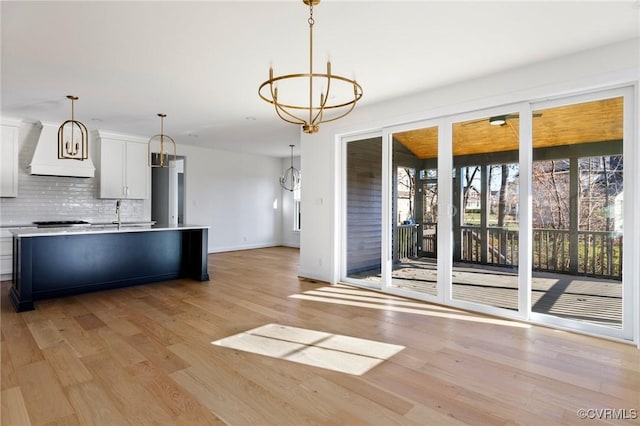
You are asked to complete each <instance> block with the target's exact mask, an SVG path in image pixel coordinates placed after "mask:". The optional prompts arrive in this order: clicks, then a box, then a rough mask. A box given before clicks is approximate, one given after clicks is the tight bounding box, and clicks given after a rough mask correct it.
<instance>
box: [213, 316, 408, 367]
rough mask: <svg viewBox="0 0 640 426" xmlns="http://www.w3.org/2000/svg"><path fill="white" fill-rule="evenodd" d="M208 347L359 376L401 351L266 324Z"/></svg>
mask: <svg viewBox="0 0 640 426" xmlns="http://www.w3.org/2000/svg"><path fill="white" fill-rule="evenodd" d="M211 344H212V345H216V346H223V347H226V348H232V349H237V350H241V351H245V352H252V353H255V354H259V355H265V356H269V357H273V358H280V359H284V360H287V361H293V362H297V363H300V364H306V365H311V366H314V367H320V368H326V369H329V370H334V371H339V372H342V373H347V374H353V375H358V376H359V375H362V374H364V373H366V372H367V371H369V370H370V369H372V368H373V367H375V366H376V365H378V364H380V363H381V362H383V361H385V360H387V359H389V358H391V357H392V356H394V355H395V354H397V353H398V352H400V351H401V350H403V349H404V346H399V345H392V344H389V343H382V342H376V341H374V340H367V339H360V338H357V337H350V336H342V335H340V334H332V333H325V332H322V331H316V330H309V329H305V328H298V327H289V326H286V325H280V324H267V325H264V326H262V327H258V328H254V329H253V330H249V331H245V332H242V333H239V334H236V335H234V336H230V337H225V338H223V339H220V340H216V341H214V342H211Z"/></svg>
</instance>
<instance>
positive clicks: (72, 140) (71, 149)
mask: <svg viewBox="0 0 640 426" xmlns="http://www.w3.org/2000/svg"><path fill="white" fill-rule="evenodd" d="M67 99H69V100H71V120H67V121H65V122H64V123H62V124H61V125H60V127H59V128H58V158H59V159H70V160H80V161H83V160H86V159H87V158H89V132H88V131H87V127H86V126H85V125H84V124H82V123H81V122H79V121H77V120H76V119H75V118H74V110H73V103H74V102H75V101H77V100H78V97H77V96H73V95H68V96H67Z"/></svg>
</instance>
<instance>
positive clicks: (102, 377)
mask: <svg viewBox="0 0 640 426" xmlns="http://www.w3.org/2000/svg"><path fill="white" fill-rule="evenodd" d="M297 270H298V251H297V250H296V249H292V248H285V247H274V248H266V249H258V250H247V251H238V252H228V253H217V254H212V255H209V273H210V276H211V281H210V282H205V283H200V282H196V281H191V280H176V281H170V282H164V283H158V284H154V285H144V286H138V287H130V288H126V289H119V290H111V291H105V292H96V293H89V294H84V295H79V296H72V297H66V298H58V299H50V300H45V301H39V302H37V303H36V310H35V311H30V312H23V313H20V314H17V313H15V312H14V311H13V309H12V308H11V306H10V304H9V301H8V298H7V293H8V289H9V285H10V283H9V282H3V283H2V300H1V304H2V311H1V316H0V320H1V327H0V329H1V341H0V346H1V349H2V369H1V372H2V376H1V398H2V401H1V402H2V405H1V407H2V411H1V422H0V423H1V424H2V425H18V426H22V425H29V424H31V425H128V424H156V425H215V424H229V425H248V424H254V425H305V424H347V425H364V424H367V425H392V424H402V425H409V424H418V425H427V424H429V425H434V424H483V425H485V424H497V425H500V424H514V423H518V424H531V425H543V424H544V425H549V424H580V423H582V424H585V421H584V420H581V419H580V418H579V417H578V415H577V413H578V410H579V409H586V410H592V411H589V412H587V413H588V414H589V415H590V416H591V417H596V416H600V417H602V416H603V415H602V413H604V417H608V418H603V419H599V420H600V421H601V422H605V423H612V424H614V423H616V421H615V420H613V419H612V417H615V416H618V417H619V416H625V417H627V420H626V423H627V424H630V423H633V424H640V420H639V419H638V418H637V415H636V414H637V413H638V412H637V411H633V410H640V391H639V389H640V351H639V350H638V349H636V348H635V347H634V346H632V345H626V344H622V343H616V342H611V341H607V340H602V339H597V338H592V337H588V336H581V335H577V334H572V333H566V332H561V331H557V330H552V329H547V328H543V327H535V326H529V325H524V324H518V323H511V322H509V321H505V320H496V319H493V318H488V317H483V316H481V315H476V314H472V313H468V312H460V311H456V310H453V309H450V308H446V307H441V306H435V305H429V304H426V303H422V302H417V301H412V300H406V299H402V298H398V297H395V296H390V295H384V294H379V293H374V292H371V291H367V290H364V289H354V288H349V287H346V286H336V287H331V288H327V284H326V283H320V282H313V281H308V280H303V279H299V278H298V277H297ZM290 296H296V297H290ZM303 296H304V297H303ZM392 307H395V309H391V308H392ZM272 323H275V324H282V325H286V326H290V327H300V328H305V329H310V330H317V331H321V332H327V333H335V334H340V335H346V336H352V337H357V338H361V339H370V340H375V341H381V342H387V343H391V344H394V345H401V346H404V347H405V349H404V350H402V351H400V352H399V353H397V354H396V355H394V356H392V357H391V358H390V359H388V360H386V361H384V362H382V363H381V364H379V365H377V366H376V367H374V368H373V369H371V370H369V371H367V372H366V373H364V374H362V375H359V376H358V375H349V374H344V373H340V372H337V371H332V370H329V369H323V368H319V367H313V366H310V365H305V364H300V363H294V362H290V361H287V360H284V359H280V358H277V357H267V356H262V355H258V354H253V353H249V352H243V351H240V350H236V349H230V348H226V347H222V346H216V345H212V344H211V342H213V341H216V340H219V339H222V338H225V337H228V336H232V335H235V334H238V333H241V332H244V331H247V330H251V329H254V328H257V327H261V326H264V325H266V324H272ZM598 409H599V410H602V409H611V410H612V411H611V412H609V415H608V416H607V415H606V413H607V412H606V411H596V410H598ZM598 413H601V414H598ZM587 423H589V422H587ZM590 423H593V422H590Z"/></svg>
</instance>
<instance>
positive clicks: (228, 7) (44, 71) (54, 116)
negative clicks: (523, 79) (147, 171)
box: [0, 0, 640, 157]
mask: <svg viewBox="0 0 640 426" xmlns="http://www.w3.org/2000/svg"><path fill="white" fill-rule="evenodd" d="M639 4H640V3H639V2H638V1H637V0H633V1H631V0H628V1H601V2H588V1H569V2H561V1H552V0H550V1H544V2H542V1H535V2H525V1H496V2H486V1H467V2H460V1H440V2H435V1H371V0H369V1H338V0H323V1H322V2H321V4H320V5H318V6H317V7H316V8H315V9H314V18H315V26H314V52H315V54H314V61H315V63H316V67H314V71H316V72H322V71H323V67H324V61H325V60H326V59H327V58H328V57H329V58H330V59H331V62H332V69H333V72H334V73H336V74H341V75H345V76H347V77H350V78H351V77H355V78H356V79H357V80H358V82H359V83H360V84H361V85H362V87H363V88H364V96H363V98H362V100H361V102H360V103H359V104H358V105H359V106H358V107H363V106H365V105H369V104H374V103H379V102H383V101H384V100H386V99H390V98H395V97H398V96H401V95H403V94H408V93H414V92H417V91H420V90H427V89H429V88H433V87H438V86H442V85H446V84H451V83H455V82H456V81H462V80H467V79H471V78H476V77H479V76H482V75H486V74H491V73H495V72H499V71H502V70H506V69H510V68H514V67H519V66H523V65H526V64H529V63H533V62H538V61H542V60H545V59H551V58H555V57H560V56H563V55H566V54H569V53H572V52H577V51H581V50H586V49H589V48H593V47H598V46H603V45H607V44H610V43H614V42H617V41H622V40H627V39H631V38H635V37H638V35H639V31H640V29H639V19H640V18H639V15H640V7H639ZM0 8H1V9H0V11H1V14H2V28H1V31H2V32H1V35H2V51H1V54H2V63H1V71H2V74H1V78H2V81H1V84H2V86H1V88H2V92H1V95H2V99H1V107H2V110H1V113H2V115H3V116H5V117H11V118H21V119H24V120H27V121H36V120H42V121H52V122H62V121H64V120H66V119H68V118H69V115H70V105H69V101H68V100H67V99H66V95H69V94H73V95H77V96H79V97H80V99H79V101H78V102H77V103H76V119H78V120H80V121H82V122H84V123H85V124H86V125H87V126H88V127H89V128H90V129H95V128H100V129H103V130H109V131H115V132H121V133H128V134H134V135H139V136H149V137H150V136H151V135H154V134H156V133H158V132H159V127H160V123H159V119H158V117H157V116H156V114H157V113H159V112H163V113H166V114H167V118H166V119H165V132H166V133H167V134H169V135H171V136H172V137H173V138H174V139H175V140H176V142H177V143H178V144H190V145H201V146H207V147H213V148H219V149H224V150H232V151H241V152H253V153H256V154H264V155H272V156H278V157H286V156H288V155H289V147H288V145H289V144H290V143H295V142H297V141H298V140H299V136H298V135H299V132H300V130H299V127H298V126H295V125H292V124H287V123H285V122H283V121H281V120H280V119H279V118H277V117H276V115H275V112H274V111H273V109H272V107H271V106H270V105H269V104H267V103H265V102H264V101H262V100H260V99H259V98H258V96H257V88H258V86H259V84H260V83H261V82H262V81H264V80H265V79H266V78H267V76H268V68H269V64H273V67H274V72H275V73H276V74H289V73H297V72H307V71H308V43H309V41H308V24H307V18H308V13H309V11H308V8H307V7H306V6H305V5H304V4H303V3H302V1H301V0H287V1H275V2H274V1H264V0H262V1H226V2H222V1H195V2H184V1H173V2H169V1H130V2H111V1H103V2H98V1H72V2H56V1H46V2H24V1H15V2H14V1H6V0H3V1H1V2H0ZM358 107H357V108H358ZM248 117H251V118H252V119H248ZM320 131H322V129H321V130H320Z"/></svg>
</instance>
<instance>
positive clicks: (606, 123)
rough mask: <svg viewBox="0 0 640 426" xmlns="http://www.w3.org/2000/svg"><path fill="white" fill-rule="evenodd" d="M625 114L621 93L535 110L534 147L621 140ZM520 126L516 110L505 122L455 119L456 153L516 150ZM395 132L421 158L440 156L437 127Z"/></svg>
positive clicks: (454, 147)
mask: <svg viewBox="0 0 640 426" xmlns="http://www.w3.org/2000/svg"><path fill="white" fill-rule="evenodd" d="M622 117H623V98H622V97H618V98H612V99H603V100H598V101H592V102H585V103H580V104H573V105H567V106H561V107H555V108H549V109H544V110H537V111H534V118H533V147H534V148H546V147H552V146H563V145H573V144H580V143H590V142H603V141H612V140H622V129H623V123H622ZM519 128H520V120H519V118H518V117H517V114H515V113H514V114H512V115H509V114H507V121H506V124H505V125H503V126H493V125H491V124H489V117H486V118H484V119H476V120H469V121H464V122H459V123H454V125H453V140H454V142H453V155H454V156H459V155H471V154H481V153H490V152H503V151H513V150H517V149H518V146H519V144H518V132H519ZM393 136H394V138H395V139H396V140H398V141H399V142H400V143H401V144H402V145H404V146H405V147H406V148H407V149H408V150H409V151H411V152H412V153H413V154H414V155H415V156H416V157H418V158H419V159H421V160H423V159H428V158H435V157H437V156H438V129H437V127H429V128H424V129H416V130H409V131H406V132H399V133H394V134H393Z"/></svg>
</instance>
